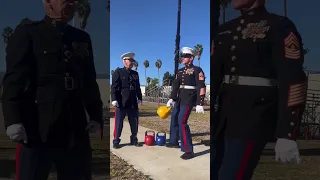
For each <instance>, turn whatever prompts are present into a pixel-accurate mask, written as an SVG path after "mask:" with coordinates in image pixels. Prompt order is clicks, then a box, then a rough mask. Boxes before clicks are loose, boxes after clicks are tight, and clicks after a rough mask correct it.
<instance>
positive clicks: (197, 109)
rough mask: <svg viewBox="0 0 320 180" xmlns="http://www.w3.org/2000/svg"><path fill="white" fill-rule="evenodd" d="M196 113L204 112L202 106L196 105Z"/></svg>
mask: <svg viewBox="0 0 320 180" xmlns="http://www.w3.org/2000/svg"><path fill="white" fill-rule="evenodd" d="M196 113H204V109H203V106H200V105H197V106H196Z"/></svg>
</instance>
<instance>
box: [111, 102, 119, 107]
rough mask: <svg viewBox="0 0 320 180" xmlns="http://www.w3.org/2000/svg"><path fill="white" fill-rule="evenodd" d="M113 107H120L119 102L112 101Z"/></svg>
mask: <svg viewBox="0 0 320 180" xmlns="http://www.w3.org/2000/svg"><path fill="white" fill-rule="evenodd" d="M111 104H112V106H114V107H118V106H119V104H118V101H112V103H111Z"/></svg>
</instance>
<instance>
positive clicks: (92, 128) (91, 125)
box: [86, 121, 101, 133]
mask: <svg viewBox="0 0 320 180" xmlns="http://www.w3.org/2000/svg"><path fill="white" fill-rule="evenodd" d="M100 128H101V125H100V124H99V123H98V122H96V121H90V122H88V124H87V126H86V131H89V132H90V133H96V132H97V131H98V130H99V129H100Z"/></svg>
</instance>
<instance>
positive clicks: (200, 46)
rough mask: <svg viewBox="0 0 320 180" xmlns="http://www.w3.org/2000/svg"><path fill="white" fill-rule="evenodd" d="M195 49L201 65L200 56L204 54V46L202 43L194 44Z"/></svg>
mask: <svg viewBox="0 0 320 180" xmlns="http://www.w3.org/2000/svg"><path fill="white" fill-rule="evenodd" d="M194 51H195V53H196V58H197V59H198V61H199V67H200V58H201V55H202V51H203V47H202V44H197V45H195V46H194Z"/></svg>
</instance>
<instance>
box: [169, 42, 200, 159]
mask: <svg viewBox="0 0 320 180" xmlns="http://www.w3.org/2000/svg"><path fill="white" fill-rule="evenodd" d="M181 53H182V54H181V56H182V57H181V58H182V63H183V64H184V65H185V67H184V68H181V69H179V71H178V73H177V74H176V79H175V81H174V82H173V84H172V92H171V96H170V99H169V101H168V102H167V106H168V107H171V108H173V110H172V114H171V123H170V141H169V143H168V144H166V146H167V147H168V148H179V137H180V142H181V151H182V152H184V154H183V155H182V156H181V159H185V160H187V159H191V158H193V157H194V152H193V144H192V138H191V132H190V128H189V125H188V118H189V115H190V113H191V111H192V109H193V107H194V106H196V112H197V113H204V109H203V103H204V98H205V95H206V89H205V88H206V85H205V82H204V81H205V76H204V73H203V71H202V69H201V68H200V67H198V66H194V65H193V60H194V57H195V52H194V50H193V49H191V48H189V47H184V48H182V49H181Z"/></svg>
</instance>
